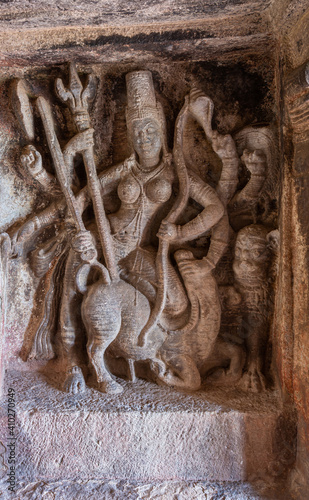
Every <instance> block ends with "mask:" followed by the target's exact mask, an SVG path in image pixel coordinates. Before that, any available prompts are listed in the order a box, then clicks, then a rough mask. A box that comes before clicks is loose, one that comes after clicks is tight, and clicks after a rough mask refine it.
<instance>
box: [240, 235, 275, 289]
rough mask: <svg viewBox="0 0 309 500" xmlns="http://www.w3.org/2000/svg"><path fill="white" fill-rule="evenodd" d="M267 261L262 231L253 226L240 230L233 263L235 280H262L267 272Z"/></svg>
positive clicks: (267, 255) (266, 247) (265, 243)
mask: <svg viewBox="0 0 309 500" xmlns="http://www.w3.org/2000/svg"><path fill="white" fill-rule="evenodd" d="M268 260H269V250H268V246H267V240H266V234H264V231H263V230H262V229H260V228H258V227H256V228H254V227H253V226H251V227H250V226H249V227H248V228H245V229H244V230H241V231H240V232H239V233H238V236H237V239H236V244H235V258H234V262H233V271H234V274H235V278H236V280H237V279H239V280H241V281H246V279H250V278H251V279H252V278H256V279H257V280H258V279H262V278H263V276H264V275H265V274H266V272H267V263H268Z"/></svg>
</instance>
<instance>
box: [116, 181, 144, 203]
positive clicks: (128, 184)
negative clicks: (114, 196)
mask: <svg viewBox="0 0 309 500" xmlns="http://www.w3.org/2000/svg"><path fill="white" fill-rule="evenodd" d="M117 193H118V196H119V198H120V200H121V201H123V202H125V203H135V202H136V201H137V199H138V198H139V196H140V194H141V188H140V186H139V183H138V182H137V181H136V180H135V179H134V177H132V176H131V175H128V176H127V177H125V178H124V179H122V180H121V181H120V182H119V184H118V188H117Z"/></svg>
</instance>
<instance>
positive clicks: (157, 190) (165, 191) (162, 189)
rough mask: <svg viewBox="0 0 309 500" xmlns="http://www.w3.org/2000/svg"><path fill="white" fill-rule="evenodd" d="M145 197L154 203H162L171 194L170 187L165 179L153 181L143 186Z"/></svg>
mask: <svg viewBox="0 0 309 500" xmlns="http://www.w3.org/2000/svg"><path fill="white" fill-rule="evenodd" d="M145 191H146V196H147V198H149V200H150V201H152V202H154V203H164V202H165V201H167V200H169V198H170V196H171V194H172V186H171V183H170V182H169V181H167V180H166V179H159V178H156V179H153V180H151V181H149V182H148V184H147V185H146V186H145Z"/></svg>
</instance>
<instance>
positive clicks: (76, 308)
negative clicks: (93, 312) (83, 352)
mask: <svg viewBox="0 0 309 500" xmlns="http://www.w3.org/2000/svg"><path fill="white" fill-rule="evenodd" d="M78 264H79V261H78V259H77V258H76V254H75V252H73V251H70V253H69V256H68V260H67V264H66V269H65V275H64V283H63V295H62V302H61V308H60V332H61V338H62V346H63V352H64V357H65V360H66V365H67V366H66V379H65V382H64V386H63V390H64V391H66V392H69V393H71V394H77V393H81V392H84V390H85V389H86V384H85V379H84V376H83V373H82V371H81V369H80V367H79V364H80V359H79V356H78V352H79V346H78V344H77V342H76V340H77V337H79V335H78V334H81V329H80V325H81V324H82V322H81V315H80V307H81V297H80V295H79V294H78V292H77V290H76V284H75V274H76V270H77V267H78Z"/></svg>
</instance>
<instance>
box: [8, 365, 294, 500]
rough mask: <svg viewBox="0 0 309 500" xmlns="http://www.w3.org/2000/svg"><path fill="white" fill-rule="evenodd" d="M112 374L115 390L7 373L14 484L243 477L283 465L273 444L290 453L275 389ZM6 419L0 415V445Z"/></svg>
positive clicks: (276, 471)
mask: <svg viewBox="0 0 309 500" xmlns="http://www.w3.org/2000/svg"><path fill="white" fill-rule="evenodd" d="M120 383H121V384H122V385H123V386H124V387H125V389H126V390H125V391H124V392H123V394H121V395H118V396H108V395H102V394H101V393H99V392H98V391H96V390H95V389H90V388H88V389H87V390H86V393H84V394H82V395H80V396H75V397H70V396H67V395H66V394H65V393H62V392H59V391H58V389H57V388H55V387H54V386H55V385H56V386H57V385H58V382H57V379H54V381H52V380H49V381H47V380H46V378H45V376H43V375H40V376H39V375H35V374H33V373H26V372H24V373H18V372H15V373H11V374H10V381H9V386H10V387H12V388H14V389H15V390H16V415H17V419H16V437H17V450H18V464H17V470H16V476H17V479H18V484H19V482H20V481H28V482H32V481H39V480H44V481H46V480H53V481H57V480H60V479H65V480H67V479H72V480H74V481H75V480H79V479H82V480H87V479H90V478H91V479H98V480H99V479H100V480H102V479H115V480H120V479H121V480H125V479H127V480H131V481H136V480H139V481H144V482H147V481H152V482H153V481H157V482H158V481H164V480H176V479H177V480H186V481H189V480H193V479H194V480H198V481H200V480H204V479H205V478H207V479H208V481H218V480H219V481H241V480H242V481H244V480H246V479H250V480H251V481H252V480H257V479H263V478H268V479H269V477H273V478H276V477H277V476H278V475H279V476H280V475H282V474H283V473H284V472H285V468H286V464H284V463H283V462H282V461H281V459H280V453H282V451H284V450H285V451H287V450H288V451H290V454H291V457H292V455H293V453H292V451H291V450H292V448H293V442H292V439H291V436H290V435H289V433H288V432H287V430H288V422H287V421H286V420H285V417H284V413H283V408H282V406H281V403H280V400H279V399H278V397H277V396H278V395H277V394H276V393H269V394H263V395H251V396H250V398H249V397H248V396H246V395H245V394H243V393H241V392H240V391H222V390H220V391H215V390H213V389H209V388H208V389H206V388H205V389H203V390H201V391H198V392H196V393H185V392H175V391H172V390H166V389H164V388H160V387H156V386H154V385H152V384H149V383H147V382H144V381H138V382H137V383H136V384H130V383H128V382H124V381H121V382H120ZM51 384H52V386H53V387H51ZM2 415H3V414H2ZM6 425H7V423H6V417H5V415H3V416H2V422H1V433H2V437H1V441H2V443H4V445H5V446H6V444H5V443H7V440H6ZM38 430H39V431H38ZM292 438H293V436H292ZM291 457H290V461H291V460H292V458H291ZM206 498H207V497H206Z"/></svg>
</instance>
